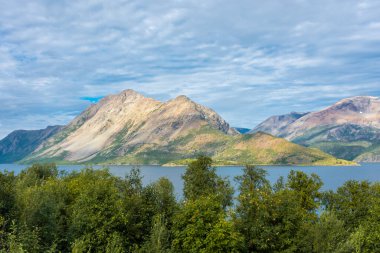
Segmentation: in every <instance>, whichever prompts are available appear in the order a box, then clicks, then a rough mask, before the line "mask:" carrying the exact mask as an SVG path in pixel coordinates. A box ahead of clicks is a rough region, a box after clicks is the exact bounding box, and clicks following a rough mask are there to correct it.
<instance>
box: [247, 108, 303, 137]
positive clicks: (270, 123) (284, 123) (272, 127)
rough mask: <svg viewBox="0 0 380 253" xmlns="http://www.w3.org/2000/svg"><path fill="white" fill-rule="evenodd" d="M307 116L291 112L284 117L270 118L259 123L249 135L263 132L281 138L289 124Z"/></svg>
mask: <svg viewBox="0 0 380 253" xmlns="http://www.w3.org/2000/svg"><path fill="white" fill-rule="evenodd" d="M307 114H308V113H298V112H291V113H289V114H285V115H276V116H272V117H269V118H268V119H266V120H265V121H263V122H262V123H260V124H259V125H258V126H256V127H255V128H254V129H252V130H251V131H250V132H249V133H251V134H252V133H256V132H265V133H269V134H272V135H275V136H281V135H283V134H284V131H285V129H286V128H287V127H288V126H289V125H290V124H292V123H293V122H295V121H296V120H298V119H299V118H301V117H303V116H305V115H307Z"/></svg>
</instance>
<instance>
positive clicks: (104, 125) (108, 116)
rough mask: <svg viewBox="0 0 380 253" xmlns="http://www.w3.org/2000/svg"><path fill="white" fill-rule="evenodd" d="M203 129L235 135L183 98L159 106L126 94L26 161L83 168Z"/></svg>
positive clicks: (102, 104) (100, 106)
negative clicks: (104, 156) (52, 160)
mask: <svg viewBox="0 0 380 253" xmlns="http://www.w3.org/2000/svg"><path fill="white" fill-rule="evenodd" d="M203 126H207V127H210V128H212V129H215V130H217V131H221V132H222V133H224V134H228V135H235V134H238V133H237V132H236V130H234V129H233V128H231V127H230V126H229V125H228V123H227V122H226V121H225V120H223V119H222V118H221V117H220V116H219V115H218V114H217V113H216V112H214V111H213V110H211V109H209V108H207V107H204V106H201V105H199V104H197V103H195V102H193V101H192V100H190V99H189V98H187V97H185V96H179V97H177V98H175V99H172V100H169V101H167V102H160V101H157V100H154V99H151V98H147V97H144V96H143V95H141V94H139V93H137V92H135V91H133V90H125V91H123V92H121V93H120V94H117V95H111V96H107V97H105V98H103V99H102V100H101V101H99V103H97V104H95V105H92V106H90V107H89V108H88V109H87V110H85V111H84V112H83V113H81V114H80V115H79V116H78V117H76V118H75V119H74V120H73V121H72V122H71V123H70V124H69V125H67V126H66V127H65V128H64V129H63V131H62V132H61V133H59V134H57V135H55V136H54V137H53V138H51V139H49V140H48V141H47V142H45V143H44V144H43V145H41V146H40V147H39V148H38V149H37V150H36V152H34V154H32V156H31V157H32V158H33V159H39V158H48V157H59V158H60V159H64V160H69V161H74V162H84V161H88V160H91V159H93V158H94V157H96V156H97V155H98V154H99V152H104V151H105V150H110V152H117V153H118V154H116V155H124V154H125V153H128V152H130V150H132V149H134V148H136V147H141V146H149V145H155V146H165V145H166V144H168V143H169V142H171V141H173V140H175V139H177V138H180V137H182V136H185V135H186V134H188V133H189V132H190V131H192V130H195V129H199V128H201V127H203ZM111 150H112V151H111Z"/></svg>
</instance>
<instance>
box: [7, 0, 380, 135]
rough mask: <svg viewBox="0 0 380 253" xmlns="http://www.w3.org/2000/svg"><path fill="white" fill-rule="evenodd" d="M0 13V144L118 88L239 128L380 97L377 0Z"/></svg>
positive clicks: (98, 5) (152, 4)
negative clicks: (201, 108)
mask: <svg viewBox="0 0 380 253" xmlns="http://www.w3.org/2000/svg"><path fill="white" fill-rule="evenodd" d="M0 1H1V0H0ZM1 6H2V8H1V9H0V101H2V107H0V119H1V121H2V124H3V125H2V127H1V132H0V136H1V135H4V134H5V133H6V132H9V131H11V130H13V129H17V128H40V127H45V125H46V124H47V123H49V124H54V123H59V124H62V123H64V121H65V120H66V121H68V120H69V119H71V118H72V117H73V116H74V115H73V114H72V113H69V114H67V113H66V112H73V111H75V112H79V111H81V110H82V109H84V108H85V107H86V106H87V105H88V103H86V102H84V101H82V100H80V99H79V98H80V97H84V96H94V97H95V96H103V95H106V94H109V93H116V92H118V91H120V90H122V89H126V88H134V89H136V90H138V91H141V92H143V93H144V94H146V95H151V96H154V97H156V98H159V99H168V98H171V97H174V96H176V95H179V94H185V95H188V96H190V97H192V98H193V99H195V100H196V101H197V102H200V103H204V104H206V105H207V106H210V107H212V108H214V109H215V110H216V111H218V112H219V113H220V114H221V115H222V116H224V117H225V118H226V119H227V120H228V121H230V122H231V124H233V125H236V126H244V127H253V126H254V125H255V124H256V123H258V122H259V121H261V120H263V119H264V118H266V117H268V116H270V115H272V114H279V113H284V112H287V111H295V110H301V111H308V110H312V109H313V108H316V107H320V106H321V105H322V104H324V105H327V104H328V103H331V102H332V101H333V100H336V99H340V98H342V97H344V96H352V95H358V94H360V95H365V94H368V95H380V90H379V88H378V87H379V85H378V84H379V76H378V69H379V67H380V66H379V65H380V59H379V54H378V52H379V50H380V44H379V43H378V40H379V39H380V37H379V35H380V32H379V24H380V17H379V15H378V13H379V11H380V6H379V2H378V1H375V0H372V1H370V0H365V1H364V0H363V1H356V0H348V1H339V0H335V1H331V0H322V1H318V2H316V1H300V0H286V1H277V2H276V1H267V2H264V1H252V0H242V1H238V2H234V1H221V0H204V1H198V0H192V1H178V0H168V1H124V0H115V1H101V0H96V1H64V0H61V1H47V0H37V1H26V0H16V1H1ZM20 6H22V8H20ZM336 10H339V12H337V11H336ZM337 91H339V92H337ZM364 93H365V94H364ZM300 105H303V107H301V106H300ZM57 112H58V113H57ZM55 114H57V115H64V116H62V117H58V118H57V117H52V115H55Z"/></svg>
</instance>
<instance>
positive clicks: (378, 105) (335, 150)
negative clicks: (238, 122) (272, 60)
mask: <svg viewBox="0 0 380 253" xmlns="http://www.w3.org/2000/svg"><path fill="white" fill-rule="evenodd" d="M289 115H291V114H289ZM289 115H283V116H274V117H270V118H268V119H267V120H265V121H264V122H263V123H261V124H260V125H258V126H257V127H256V128H255V129H254V130H253V131H264V132H267V133H270V134H273V135H276V136H279V137H283V138H286V139H288V140H291V141H293V142H295V143H298V144H301V145H305V146H311V147H316V148H319V149H321V150H323V151H325V152H327V153H330V154H332V155H334V156H336V157H339V158H342V159H348V160H356V161H368V162H370V161H373V162H378V161H380V159H379V157H380V153H379V148H378V145H379V144H380V99H379V98H377V97H364V96H361V97H352V98H346V99H343V100H341V101H339V102H337V103H336V104H334V105H332V106H330V107H327V108H326V109H323V110H321V111H317V112H311V113H307V114H305V115H301V116H300V117H298V116H296V117H293V118H292V119H291V120H289ZM297 117H298V118H297ZM290 118H291V117H290ZM293 119H294V120H293ZM367 152H368V154H367Z"/></svg>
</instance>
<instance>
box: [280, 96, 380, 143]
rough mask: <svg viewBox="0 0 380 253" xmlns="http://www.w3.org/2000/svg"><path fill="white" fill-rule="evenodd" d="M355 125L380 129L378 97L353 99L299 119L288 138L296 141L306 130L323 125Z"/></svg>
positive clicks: (288, 133)
mask: <svg viewBox="0 0 380 253" xmlns="http://www.w3.org/2000/svg"><path fill="white" fill-rule="evenodd" d="M342 124H354V125H360V126H369V127H374V128H380V99H379V98H377V97H352V98H346V99H343V100H341V101H339V102H338V103H336V104H334V105H332V106H330V107H327V108H326V109H324V110H322V111H318V112H312V113H309V114H307V115H305V116H304V117H301V118H299V119H298V120H296V121H295V122H293V123H292V124H290V125H289V126H288V127H287V128H286V132H287V134H286V136H285V137H286V138H287V139H290V140H292V139H294V138H296V137H298V136H300V135H302V134H303V133H304V132H305V131H306V130H309V129H312V128H315V127H320V126H323V125H342Z"/></svg>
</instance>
